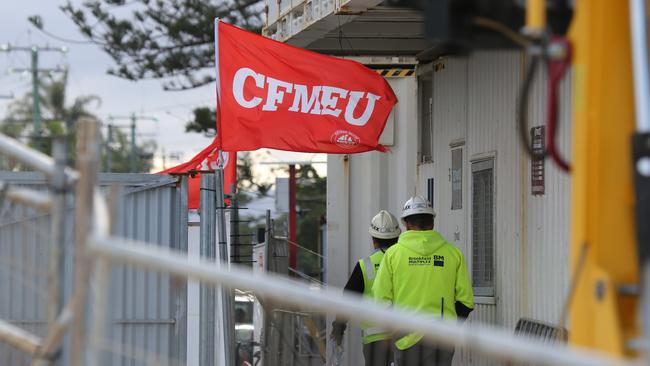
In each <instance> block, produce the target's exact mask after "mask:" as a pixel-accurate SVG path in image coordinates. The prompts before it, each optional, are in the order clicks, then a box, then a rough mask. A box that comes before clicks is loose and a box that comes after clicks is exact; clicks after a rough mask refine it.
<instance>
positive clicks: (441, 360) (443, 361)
mask: <svg viewBox="0 0 650 366" xmlns="http://www.w3.org/2000/svg"><path fill="white" fill-rule="evenodd" d="M453 358H454V351H453V350H449V349H447V348H439V347H435V346H430V345H427V344H423V343H422V342H418V343H417V344H416V345H415V346H413V347H411V348H407V349H405V350H399V349H397V348H395V366H451V361H452V359H453Z"/></svg>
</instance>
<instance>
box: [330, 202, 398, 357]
mask: <svg viewBox="0 0 650 366" xmlns="http://www.w3.org/2000/svg"><path fill="white" fill-rule="evenodd" d="M401 232H402V231H401V230H400V228H399V221H398V220H397V218H395V216H393V215H391V214H390V212H388V211H385V210H381V211H379V213H378V214H377V215H375V217H373V218H372V221H370V228H369V229H368V233H370V236H371V237H372V244H373V247H374V251H373V252H372V254H370V255H369V256H367V257H365V258H362V259H360V260H359V261H358V262H357V264H356V266H355V267H354V270H352V274H351V275H350V278H349V279H348V282H347V284H346V285H345V290H346V291H352V292H356V293H359V294H363V296H366V297H369V298H372V286H373V282H374V281H375V275H376V273H377V271H378V270H379V265H380V263H381V260H382V258H383V257H384V252H386V250H388V248H390V247H391V246H392V245H393V244H395V243H396V242H397V239H398V238H399V234H400V233H401ZM345 328H346V322H345V321H344V320H342V319H340V318H337V319H336V320H335V321H334V323H332V338H333V339H334V341H335V342H336V344H337V345H339V346H340V345H341V342H342V340H343V333H344V332H345ZM361 336H362V339H361V340H362V342H363V357H364V359H365V365H366V366H389V365H390V364H391V362H392V360H393V357H392V353H393V352H392V345H391V342H390V337H391V335H390V333H387V332H385V331H383V330H382V329H381V328H379V327H376V326H373V325H372V324H366V323H362V324H361Z"/></svg>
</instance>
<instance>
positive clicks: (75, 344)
mask: <svg viewBox="0 0 650 366" xmlns="http://www.w3.org/2000/svg"><path fill="white" fill-rule="evenodd" d="M77 125H78V128H79V129H78V132H77V171H78V172H79V180H78V181H77V186H76V192H75V250H74V253H75V281H74V295H73V296H77V297H78V298H79V300H78V301H77V304H78V305H77V306H76V307H75V309H74V323H73V327H72V354H71V359H70V364H71V365H72V366H83V365H86V360H85V351H86V349H87V348H86V329H85V320H86V305H87V292H88V282H89V276H88V274H89V258H88V256H87V251H86V247H87V241H88V237H89V234H90V231H91V228H92V213H93V193H94V188H95V183H96V181H97V167H98V156H99V141H98V136H99V125H98V123H97V122H96V121H94V120H92V119H90V118H81V119H79V122H78V124H77Z"/></svg>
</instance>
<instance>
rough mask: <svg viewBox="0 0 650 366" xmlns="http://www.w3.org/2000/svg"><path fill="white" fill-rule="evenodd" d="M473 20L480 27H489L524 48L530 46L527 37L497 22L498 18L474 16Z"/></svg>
mask: <svg viewBox="0 0 650 366" xmlns="http://www.w3.org/2000/svg"><path fill="white" fill-rule="evenodd" d="M471 21H472V24H474V25H476V26H478V27H482V28H485V29H489V30H491V31H494V32H497V33H499V34H501V35H502V36H503V37H505V38H507V39H509V40H510V41H512V42H513V43H515V44H516V45H518V46H520V47H522V48H526V47H528V46H530V43H531V42H530V41H529V40H528V39H527V38H526V37H524V36H522V35H520V34H519V33H517V32H516V31H514V30H512V29H510V28H508V27H507V26H506V25H505V24H503V23H501V22H497V21H496V20H493V19H490V18H486V17H472V19H471Z"/></svg>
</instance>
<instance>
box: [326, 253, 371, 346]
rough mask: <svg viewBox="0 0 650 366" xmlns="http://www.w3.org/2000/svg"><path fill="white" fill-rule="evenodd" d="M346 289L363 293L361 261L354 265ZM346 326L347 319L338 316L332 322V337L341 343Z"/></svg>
mask: <svg viewBox="0 0 650 366" xmlns="http://www.w3.org/2000/svg"><path fill="white" fill-rule="evenodd" d="M344 290H345V291H350V292H356V293H359V294H363V290H364V284H363V273H362V272H361V266H360V265H359V262H357V265H356V266H354V269H353V270H352V274H351V275H350V278H348V282H347V283H346V284H345V287H344ZM346 327H347V320H345V319H343V318H340V317H338V316H337V317H336V319H335V320H334V322H332V338H334V340H335V341H336V343H337V344H339V345H340V344H341V342H342V340H343V333H344V332H345V328H346Z"/></svg>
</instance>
